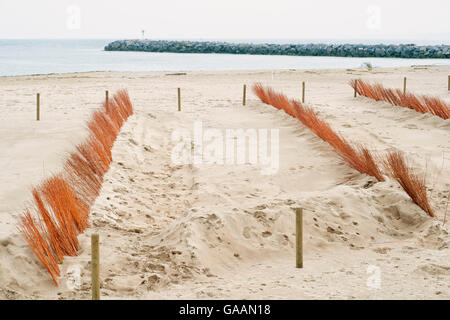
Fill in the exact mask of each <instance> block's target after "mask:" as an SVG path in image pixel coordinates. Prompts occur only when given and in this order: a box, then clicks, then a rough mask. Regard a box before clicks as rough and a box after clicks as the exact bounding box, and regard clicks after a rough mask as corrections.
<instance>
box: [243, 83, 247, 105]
mask: <svg viewBox="0 0 450 320" xmlns="http://www.w3.org/2000/svg"><path fill="white" fill-rule="evenodd" d="M246 96H247V85H245V84H244V95H243V96H242V105H243V106H245V102H246V101H247V97H246Z"/></svg>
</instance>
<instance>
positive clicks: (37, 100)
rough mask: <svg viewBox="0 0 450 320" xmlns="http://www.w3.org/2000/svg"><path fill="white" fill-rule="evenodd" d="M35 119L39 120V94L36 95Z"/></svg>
mask: <svg viewBox="0 0 450 320" xmlns="http://www.w3.org/2000/svg"><path fill="white" fill-rule="evenodd" d="M36 120H37V121H39V120H41V94H40V93H38V94H37V95H36Z"/></svg>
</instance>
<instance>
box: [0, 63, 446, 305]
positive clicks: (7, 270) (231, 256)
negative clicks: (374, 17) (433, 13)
mask: <svg viewBox="0 0 450 320" xmlns="http://www.w3.org/2000/svg"><path fill="white" fill-rule="evenodd" d="M449 73H450V67H447V66H445V67H420V68H419V67H417V68H414V67H413V68H399V69H375V70H372V71H364V70H323V71H288V70H286V71H275V72H274V78H273V80H272V72H271V71H248V72H244V71H236V72H228V71H227V72H192V73H191V72H189V73H187V74H186V75H182V74H181V75H168V74H166V73H117V72H112V73H82V74H65V75H47V76H27V77H6V78H0V105H1V106H2V109H3V112H2V114H1V115H0V124H1V126H0V137H1V139H0V147H1V149H2V150H3V151H4V152H2V154H1V155H0V166H1V168H2V170H1V171H0V177H1V181H2V183H1V185H0V195H1V199H0V200H1V201H0V216H1V219H0V298H2V299H27V298H50V299H89V298H90V263H89V260H90V238H89V235H90V233H92V232H98V233H99V234H100V237H101V276H102V296H103V297H104V298H105V299H107V298H119V299H133V298H138V299H166V298H172V299H180V298H188V299H189V298H192V299H211V298H213V299H222V298H235V299H266V298H268V299H318V298H322V299H390V298H392V299H400V298H406V299H431V298H433V299H449V297H450V286H449V283H450V264H449V261H450V259H449V258H450V250H449V247H448V244H449V240H450V236H449V234H448V225H449V224H448V222H447V224H446V225H443V218H444V213H445V209H446V206H447V204H448V194H449V190H450V175H449V173H450V158H449V154H450V122H449V120H443V119H441V118H438V117H435V116H432V115H429V114H419V113H417V112H414V111H412V110H409V109H406V108H393V107H392V106H390V105H389V104H387V103H382V102H374V101H372V100H369V99H366V98H363V97H358V98H353V91H352V88H351V87H350V86H349V85H348V81H349V80H350V79H352V78H355V77H361V78H363V79H366V80H373V81H379V82H382V83H383V84H385V85H386V86H388V87H401V85H402V79H403V76H407V77H408V89H409V90H411V91H413V92H417V93H420V94H430V95H435V96H438V97H440V98H441V99H443V100H445V101H447V102H448V101H449V95H448V92H447V83H446V79H447V75H448V74H449ZM301 81H306V83H307V92H306V102H307V104H308V103H309V104H310V105H311V106H312V107H314V109H315V110H316V111H317V112H318V114H319V116H320V117H322V118H323V119H325V120H326V121H327V122H329V123H330V124H331V125H332V126H333V128H334V129H336V130H337V131H338V132H341V133H342V134H343V135H344V136H346V137H349V138H352V139H354V140H355V141H358V142H363V143H365V144H366V145H368V146H369V147H370V148H372V149H374V150H377V151H387V150H390V148H394V147H395V148H397V149H399V150H401V151H403V152H406V153H407V154H408V156H409V158H412V159H414V163H413V164H412V165H413V166H414V168H416V169H418V170H425V171H426V174H427V177H428V183H427V185H428V187H429V188H430V189H429V196H430V199H431V205H432V207H433V208H434V209H435V212H436V215H437V218H436V219H432V218H430V217H429V216H427V214H426V213H425V212H423V211H422V210H421V209H420V208H418V207H417V206H416V205H415V204H414V203H412V201H411V199H410V198H409V197H408V196H407V195H406V194H405V193H404V191H403V190H402V189H401V188H400V187H399V186H398V185H397V184H396V183H395V182H393V181H392V180H388V181H386V182H377V183H375V179H374V178H372V177H369V176H366V175H362V174H360V173H359V172H357V171H355V170H353V169H351V168H349V167H348V166H347V165H346V164H345V163H344V162H343V161H342V160H340V159H339V158H338V156H337V155H336V154H335V153H334V152H333V150H332V149H331V147H330V146H329V145H328V144H327V143H325V142H323V141H322V140H320V139H319V138H317V137H315V136H314V134H313V133H311V132H310V131H309V130H308V129H307V128H304V127H303V126H302V125H301V124H300V123H299V122H298V121H297V120H295V119H293V118H291V117H289V116H287V115H286V114H284V112H282V111H276V110H275V109H274V108H272V107H269V106H267V105H264V104H263V103H261V102H260V101H259V99H257V98H256V97H255V96H253V95H252V94H250V93H249V96H248V103H247V106H245V107H243V106H242V103H241V99H242V84H244V83H247V84H248V85H250V84H252V83H254V82H262V83H263V84H266V85H270V86H272V87H274V88H276V89H277V90H280V91H283V92H284V93H286V94H287V95H288V96H290V97H297V98H298V97H300V95H301V91H300V90H301ZM177 87H181V88H182V104H183V107H182V112H177V110H176V108H177V105H176V103H177V102H176V101H177V100H176V98H177V97H176V88H177ZM119 88H127V89H128V90H129V93H130V97H131V99H132V101H133V104H134V107H135V115H133V116H132V117H130V118H129V120H128V122H127V123H126V124H125V125H124V126H123V128H122V131H121V133H120V135H119V137H118V139H117V141H116V143H115V146H114V148H113V151H112V152H113V163H112V165H111V169H110V171H109V172H108V173H107V175H106V176H105V182H104V185H103V189H102V192H101V195H100V197H99V198H98V199H97V201H96V203H95V205H94V207H93V209H92V211H91V224H92V226H91V227H90V228H89V229H88V231H87V233H86V234H84V235H81V236H80V238H79V239H80V244H81V250H80V254H79V256H78V257H72V258H67V259H66V260H65V261H64V263H63V265H61V270H62V278H61V280H60V286H59V287H55V286H54V284H53V282H51V280H50V279H49V278H48V276H47V275H46V274H45V272H44V271H43V268H42V267H41V266H40V265H39V263H38V262H37V260H36V259H35V257H34V256H33V254H32V252H31V250H30V249H29V247H28V245H27V244H26V242H25V240H24V239H22V238H21V236H20V235H18V232H17V231H16V229H15V226H16V223H17V218H18V217H19V215H20V214H21V213H22V210H23V208H24V207H25V204H26V203H27V201H29V200H30V196H31V192H30V189H31V186H32V185H34V184H37V183H39V182H40V181H41V179H42V178H43V177H47V176H48V175H49V174H50V173H52V172H56V171H58V170H60V166H61V165H62V160H63V159H64V157H65V155H66V153H67V152H69V151H71V150H72V149H73V147H74V145H75V144H76V143H77V142H79V141H81V139H83V138H84V137H85V135H86V128H85V122H86V119H88V117H89V114H90V112H91V111H92V110H93V109H95V108H96V107H98V106H99V104H100V103H101V101H102V99H103V98H104V90H105V89H108V90H110V91H111V92H112V91H114V90H116V89H119ZM36 92H40V93H41V96H42V107H41V108H42V116H41V117H42V121H40V122H36V121H34V116H35V109H34V108H35V107H34V99H35V96H34V94H35V93H36ZM196 121H202V125H203V128H205V129H207V128H214V129H218V130H219V131H220V132H225V131H226V129H239V128H241V129H247V128H253V129H279V157H280V158H279V169H278V171H277V173H275V174H271V175H264V174H261V170H262V169H263V167H262V166H261V165H259V164H257V165H250V164H242V165H226V164H224V165H217V164H212V165H207V164H202V165H195V164H191V165H189V164H188V165H178V164H174V163H173V162H172V161H171V153H172V150H173V148H174V146H175V142H174V141H172V139H171V136H172V133H173V132H174V131H175V130H178V131H179V130H182V129H185V130H187V131H188V132H193V130H194V129H193V128H194V125H195V122H196ZM296 207H303V208H304V209H305V212H304V228H305V231H304V232H305V236H304V240H305V249H304V252H305V258H304V261H305V262H304V264H305V268H304V269H295V268H294V266H295V252H294V242H295V230H294V218H295V217H294V209H295V208H296ZM449 211H450V208H449ZM448 220H450V212H449V213H448V214H447V221H448ZM378 272H379V275H380V277H379V278H376V277H374V275H375V276H376V275H377V274H378ZM377 279H379V280H380V281H379V282H377V281H378V280H377Z"/></svg>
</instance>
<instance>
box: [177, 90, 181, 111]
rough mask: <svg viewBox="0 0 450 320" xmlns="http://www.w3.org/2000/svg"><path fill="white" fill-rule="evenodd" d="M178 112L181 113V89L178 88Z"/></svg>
mask: <svg viewBox="0 0 450 320" xmlns="http://www.w3.org/2000/svg"><path fill="white" fill-rule="evenodd" d="M178 111H181V89H180V88H178Z"/></svg>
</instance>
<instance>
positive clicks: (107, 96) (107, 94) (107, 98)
mask: <svg viewBox="0 0 450 320" xmlns="http://www.w3.org/2000/svg"><path fill="white" fill-rule="evenodd" d="M105 96H106V99H105V100H106V103H108V101H109V91H108V90H106V92H105Z"/></svg>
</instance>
